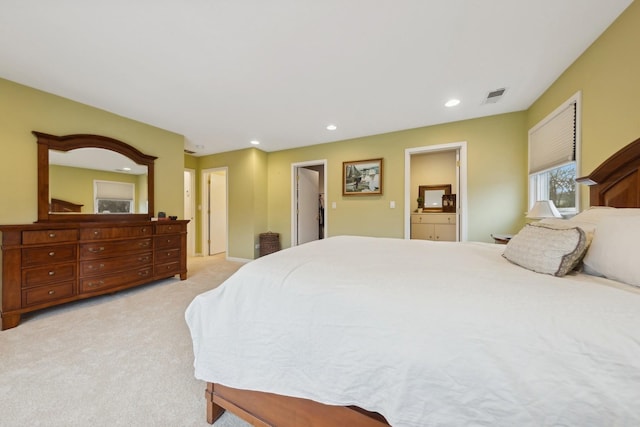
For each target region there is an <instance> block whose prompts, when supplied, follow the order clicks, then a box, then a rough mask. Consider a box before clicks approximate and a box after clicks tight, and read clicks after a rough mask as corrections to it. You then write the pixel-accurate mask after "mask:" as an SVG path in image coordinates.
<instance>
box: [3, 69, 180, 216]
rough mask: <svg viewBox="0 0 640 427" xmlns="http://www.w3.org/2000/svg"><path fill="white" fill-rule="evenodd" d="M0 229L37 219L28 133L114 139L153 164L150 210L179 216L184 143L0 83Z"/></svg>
mask: <svg viewBox="0 0 640 427" xmlns="http://www.w3.org/2000/svg"><path fill="white" fill-rule="evenodd" d="M0 94H1V95H0V150H1V151H2V156H0V180H1V181H0V182H2V185H1V186H0V200H2V203H0V223H1V224H28V223H30V222H34V221H36V220H37V219H38V211H37V206H38V197H37V188H38V187H37V175H38V172H37V167H36V165H37V144H36V138H35V136H33V135H32V134H31V131H33V130H36V131H40V132H45V133H49V134H53V135H68V134H80V133H89V134H97V135H104V136H108V137H111V138H115V139H119V140H121V141H123V142H126V143H127V144H130V145H131V146H133V147H135V148H137V149H138V150H140V151H142V152H143V153H145V154H149V155H152V156H156V157H158V159H157V160H156V161H155V209H156V212H157V211H165V212H167V214H168V215H177V216H179V217H180V218H181V217H182V215H183V212H184V210H183V203H184V202H183V173H182V171H183V168H184V137H183V136H181V135H178V134H175V133H173V132H168V131H166V130H162V129H159V128H157V127H154V126H150V125H147V124H144V123H140V122H137V121H135V120H131V119H127V118H125V117H121V116H118V115H115V114H112V113H109V112H107V111H104V110H100V109H97V108H93V107H90V106H87V105H84V104H80V103H78V102H74V101H71V100H69V99H65V98H62V97H59V96H56V95H52V94H49V93H46V92H42V91H39V90H36V89H32V88H29V87H26V86H23V85H19V84H17V83H14V82H11V81H8V80H4V79H0Z"/></svg>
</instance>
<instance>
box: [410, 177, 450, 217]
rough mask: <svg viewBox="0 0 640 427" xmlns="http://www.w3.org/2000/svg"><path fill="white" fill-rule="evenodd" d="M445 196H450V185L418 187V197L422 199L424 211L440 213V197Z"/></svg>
mask: <svg viewBox="0 0 640 427" xmlns="http://www.w3.org/2000/svg"><path fill="white" fill-rule="evenodd" d="M446 194H451V184H443V185H420V186H418V196H419V197H422V200H423V203H424V205H423V210H424V211H432V212H441V211H442V196H444V195H446Z"/></svg>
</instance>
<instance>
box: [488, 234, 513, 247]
mask: <svg viewBox="0 0 640 427" xmlns="http://www.w3.org/2000/svg"><path fill="white" fill-rule="evenodd" d="M491 237H493V241H494V242H495V243H497V244H499V245H506V244H507V243H509V240H511V238H512V237H513V235H512V234H492V235H491Z"/></svg>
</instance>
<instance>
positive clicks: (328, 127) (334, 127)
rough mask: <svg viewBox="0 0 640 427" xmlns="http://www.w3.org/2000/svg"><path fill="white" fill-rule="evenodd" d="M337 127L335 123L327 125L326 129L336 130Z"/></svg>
mask: <svg viewBox="0 0 640 427" xmlns="http://www.w3.org/2000/svg"><path fill="white" fill-rule="evenodd" d="M336 129H338V126H336V125H327V130H336Z"/></svg>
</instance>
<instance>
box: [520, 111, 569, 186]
mask: <svg viewBox="0 0 640 427" xmlns="http://www.w3.org/2000/svg"><path fill="white" fill-rule="evenodd" d="M575 159H576V103H575V102H571V103H570V104H569V105H567V107H566V108H564V109H562V110H561V111H559V112H558V114H556V115H555V116H553V117H551V118H550V119H549V120H547V121H545V122H543V123H541V124H539V125H537V126H535V127H534V128H532V129H531V130H530V131H529V173H530V174H531V173H536V172H540V171H543V170H546V169H551V168H553V167H557V166H560V165H563V164H565V163H567V162H570V161H573V160H575Z"/></svg>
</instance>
